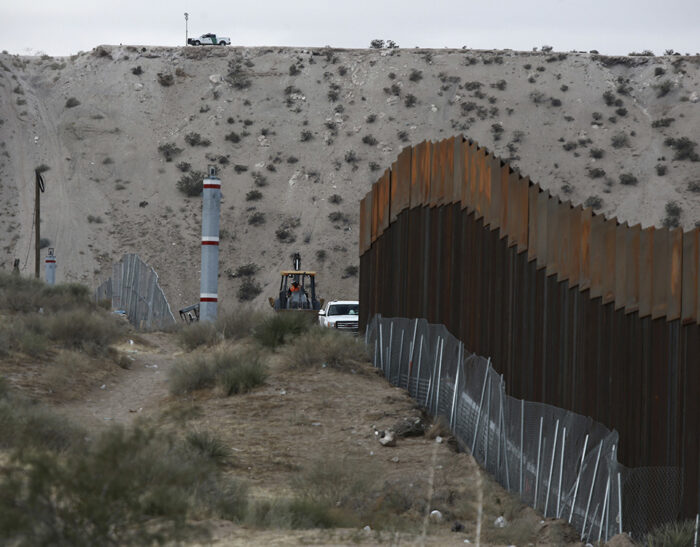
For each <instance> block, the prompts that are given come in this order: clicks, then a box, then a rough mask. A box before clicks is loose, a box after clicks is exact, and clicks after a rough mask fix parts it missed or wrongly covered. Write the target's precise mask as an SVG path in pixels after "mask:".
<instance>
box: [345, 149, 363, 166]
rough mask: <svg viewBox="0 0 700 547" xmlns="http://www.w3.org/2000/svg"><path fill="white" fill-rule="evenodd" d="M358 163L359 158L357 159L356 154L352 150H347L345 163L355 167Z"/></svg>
mask: <svg viewBox="0 0 700 547" xmlns="http://www.w3.org/2000/svg"><path fill="white" fill-rule="evenodd" d="M358 161H360V158H358V157H357V154H356V153H355V151H354V150H348V151H347V152H345V163H350V164H352V165H355V164H357V162H358Z"/></svg>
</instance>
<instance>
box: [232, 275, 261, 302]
mask: <svg viewBox="0 0 700 547" xmlns="http://www.w3.org/2000/svg"><path fill="white" fill-rule="evenodd" d="M261 292H262V287H261V286H260V283H258V282H257V281H255V280H254V279H251V278H250V277H246V278H245V279H244V280H243V282H242V283H241V286H240V287H238V301H239V302H248V301H249V300H253V299H254V298H255V297H256V296H258V295H259V294H260V293H261Z"/></svg>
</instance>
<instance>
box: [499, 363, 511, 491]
mask: <svg viewBox="0 0 700 547" xmlns="http://www.w3.org/2000/svg"><path fill="white" fill-rule="evenodd" d="M501 389H502V390H503V391H502V392H501V431H503V462H504V465H505V468H506V490H508V492H510V472H509V471H508V437H507V435H506V418H505V412H504V411H503V394H504V393H505V381H504V380H503V374H501Z"/></svg>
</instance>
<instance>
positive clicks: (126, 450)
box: [0, 427, 247, 545]
mask: <svg viewBox="0 0 700 547" xmlns="http://www.w3.org/2000/svg"><path fill="white" fill-rule="evenodd" d="M246 507H247V492H246V488H245V487H244V486H242V485H240V484H239V483H237V482H235V481H232V480H230V479H226V478H225V477H223V476H222V475H221V474H220V473H219V472H218V470H217V467H216V465H215V463H214V462H213V461H212V460H211V459H210V458H208V457H207V456H206V455H204V454H201V453H200V452H198V451H197V450H193V449H192V448H191V447H189V446H187V445H185V444H183V443H181V442H178V441H176V440H175V439H174V438H172V437H169V436H166V435H163V434H159V433H156V432H155V431H154V430H152V429H144V428H139V427H137V428H135V429H133V430H131V431H127V430H125V429H122V428H116V427H115V428H113V429H110V430H108V431H107V432H105V433H104V434H102V435H101V436H100V437H99V438H98V439H97V440H96V441H95V442H94V443H93V444H92V445H91V446H89V448H88V449H87V450H80V451H75V452H73V453H71V455H70V457H65V458H63V457H58V456H56V455H55V454H52V453H49V452H45V451H44V452H42V451H39V452H37V451H23V452H21V453H19V454H18V456H17V457H16V458H15V460H14V461H13V462H12V464H11V465H9V466H8V467H7V468H6V469H5V472H4V473H3V475H2V476H1V477H0V530H3V536H4V538H5V539H6V540H9V542H10V543H11V544H29V545H49V544H50V545H107V544H121V545H126V544H128V545H135V544H138V545H151V544H153V543H165V542H166V541H175V542H178V540H180V541H181V540H182V539H183V536H184V534H185V533H188V532H191V531H192V530H193V526H192V525H190V524H188V522H190V521H192V520H194V519H195V518H196V517H197V516H200V515H202V514H204V515H207V516H215V517H223V518H227V519H231V520H239V519H240V518H242V517H243V515H244V514H245V511H246ZM154 519H157V525H154ZM200 532H201V533H202V534H203V535H205V531H204V530H203V529H202V530H200Z"/></svg>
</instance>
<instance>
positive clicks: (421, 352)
mask: <svg viewBox="0 0 700 547" xmlns="http://www.w3.org/2000/svg"><path fill="white" fill-rule="evenodd" d="M422 360H423V335H422V334H421V335H420V344H419V345H418V371H417V372H416V400H417V399H418V396H419V395H420V393H419V392H420V364H421V361H422Z"/></svg>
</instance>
